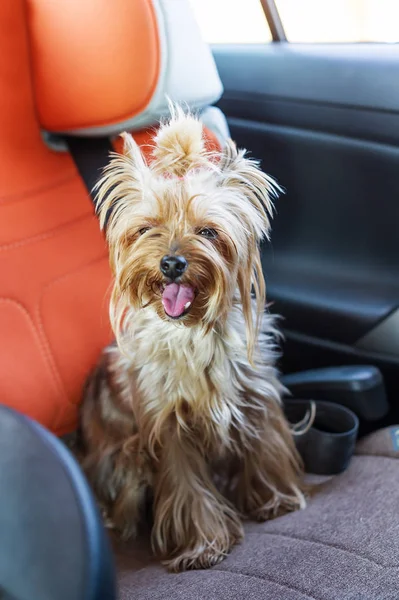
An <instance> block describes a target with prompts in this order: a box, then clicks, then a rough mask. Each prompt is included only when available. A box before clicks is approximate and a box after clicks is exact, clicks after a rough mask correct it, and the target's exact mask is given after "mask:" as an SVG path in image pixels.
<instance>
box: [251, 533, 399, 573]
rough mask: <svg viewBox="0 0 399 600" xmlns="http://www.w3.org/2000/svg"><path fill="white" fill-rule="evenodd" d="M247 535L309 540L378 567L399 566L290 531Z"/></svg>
mask: <svg viewBox="0 0 399 600" xmlns="http://www.w3.org/2000/svg"><path fill="white" fill-rule="evenodd" d="M246 535H272V536H273V535H274V536H275V537H281V538H287V539H291V540H297V541H299V542H307V543H309V544H314V545H315V546H325V547H326V548H334V549H335V550H339V551H340V552H344V553H346V554H350V555H352V556H355V557H356V558H358V559H360V560H365V561H367V562H369V563H371V564H373V565H375V566H377V567H382V568H384V569H397V568H398V567H399V565H389V564H383V563H381V562H378V561H376V560H374V559H372V558H368V557H367V556H362V555H361V554H357V552H353V551H352V550H348V549H347V548H342V547H341V546H338V545H336V544H329V543H326V542H320V541H315V540H309V539H308V538H303V537H300V536H297V535H291V534H289V533H275V532H274V531H259V532H256V531H248V532H246Z"/></svg>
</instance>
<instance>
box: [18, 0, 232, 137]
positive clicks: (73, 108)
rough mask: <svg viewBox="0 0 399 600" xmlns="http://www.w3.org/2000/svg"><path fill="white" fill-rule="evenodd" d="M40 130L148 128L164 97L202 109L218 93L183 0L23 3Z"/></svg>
mask: <svg viewBox="0 0 399 600" xmlns="http://www.w3.org/2000/svg"><path fill="white" fill-rule="evenodd" d="M27 6H28V15H27V16H28V29H29V40H30V53H31V65H32V77H33V85H34V94H35V101H36V109H37V115H38V119H39V122H40V124H41V127H42V128H43V129H44V130H47V131H49V132H53V133H69V134H76V135H111V134H116V133H119V132H120V131H122V130H124V129H130V130H132V129H140V128H143V127H145V126H148V125H152V124H154V123H155V122H156V121H157V120H158V118H159V117H160V116H162V114H165V113H167V111H168V107H167V96H169V97H170V98H171V99H172V100H174V101H179V102H181V101H184V102H187V103H188V104H189V105H190V106H191V107H195V108H202V107H203V106H206V105H208V104H209V103H211V102H214V101H215V100H217V99H218V98H219V97H220V95H221V92H222V86H221V83H220V79H219V76H218V74H217V71H216V67H215V64H214V62H213V58H212V55H211V53H210V50H209V48H208V47H207V45H206V44H204V42H203V41H202V39H201V36H200V33H199V29H198V26H197V24H196V22H195V19H194V16H193V14H192V12H191V6H190V4H189V0H173V1H170V0H57V1H54V0H27Z"/></svg>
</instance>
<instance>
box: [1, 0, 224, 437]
mask: <svg viewBox="0 0 399 600" xmlns="http://www.w3.org/2000/svg"><path fill="white" fill-rule="evenodd" d="M168 4H169V5H170V6H169V7H168V6H167V5H168ZM172 4H173V3H171V2H170V0H169V2H168V0H163V1H162V2H159V1H158V2H155V1H154V2H152V1H151V0H135V1H134V2H131V0H113V1H112V2H110V1H109V0H68V1H66V0H65V1H64V2H61V1H60V2H54V1H52V0H2V2H0V23H1V26H2V27H1V30H2V36H1V38H0V131H1V137H0V165H1V178H0V273H1V277H0V331H1V333H2V336H1V339H2V344H1V349H0V402H2V403H4V404H7V405H9V406H12V407H13V408H15V409H17V410H19V411H21V412H24V413H26V414H28V415H29V416H31V417H33V418H34V419H36V420H38V421H39V422H41V423H42V424H44V425H45V426H46V427H48V428H49V429H51V430H52V431H54V432H55V433H57V434H59V435H61V434H64V433H67V432H68V431H71V430H72V429H73V428H74V427H75V425H76V419H77V406H78V403H79V400H80V397H81V390H82V386H83V384H84V380H85V378H86V376H87V374H88V372H89V370H90V368H91V367H92V365H93V364H94V363H95V361H96V359H97V357H98V355H99V353H100V351H101V348H102V347H103V346H104V345H106V344H107V343H108V342H109V341H110V339H111V336H112V334H111V331H110V327H109V322H108V291H109V288H110V283H111V280H110V272H109V268H108V258H107V250H106V246H105V243H104V240H103V236H102V234H101V232H100V230H99V226H98V222H97V219H96V217H95V216H94V215H93V207H92V203H91V201H90V198H89V196H88V193H87V191H86V189H85V187H84V184H83V182H82V180H81V179H80V177H79V176H78V173H77V170H76V168H75V166H74V164H73V161H72V159H71V157H70V156H69V154H68V153H67V152H60V151H55V150H53V149H51V148H50V147H49V146H48V145H46V143H45V141H44V139H45V137H46V136H45V135H44V132H51V133H56V132H61V133H68V134H69V135H94V136H95V135H97V136H98V135H107V136H108V135H117V133H118V132H120V131H122V130H124V129H126V128H128V129H129V130H131V129H134V130H135V132H134V135H135V136H136V137H137V140H138V141H139V142H142V143H144V144H145V145H147V144H148V141H149V138H150V135H151V134H150V133H149V131H148V130H147V131H146V130H145V128H146V127H149V126H151V125H153V124H154V123H155V121H156V116H157V112H158V113H159V114H158V116H161V114H163V113H164V109H162V106H163V105H162V102H163V98H162V93H163V92H162V89H161V88H162V86H164V87H165V85H164V84H165V81H167V80H168V81H169V83H170V82H171V81H172V84H173V85H177V84H176V83H173V81H174V82H176V81H177V82H179V85H180V79H179V78H175V79H173V76H172V75H173V73H172V71H173V69H172V67H173V64H171V61H172V58H173V48H171V47H170V44H169V46H168V57H169V58H168V60H169V59H170V60H169V63H168V64H166V58H165V54H166V50H165V48H166V47H167V42H168V18H169V21H170V19H171V18H172V17H171V16H170V15H169V17H168V10H169V9H170V10H174V9H173V7H172V6H171V5H172ZM177 4H180V5H181V6H182V5H185V4H186V2H185V0H183V1H182V2H179V3H177ZM160 5H162V6H161V8H160ZM162 11H163V12H162ZM169 12H170V11H169ZM161 13H162V14H161ZM162 15H163V16H162ZM161 17H162V18H161ZM162 19H163V21H162ZM170 22H171V21H170ZM169 25H170V23H169ZM169 37H170V36H169ZM165 40H166V41H165ZM196 51H197V50H196ZM175 58H176V56H175ZM210 60H211V59H209V57H208V56H207V57H206V58H205V62H206V61H208V63H209V65H211V62H210ZM172 62H173V61H172ZM175 62H176V61H175ZM208 63H207V64H208ZM190 68H191V69H192V67H190ZM211 68H214V67H212V66H211ZM165 70H166V75H165V73H164V71H165ZM208 70H209V69H208ZM171 73H172V74H171ZM168 77H169V79H168ZM212 78H213V79H212ZM211 80H212V81H211V84H210V83H209V77H208V78H207V80H206V81H207V84H206V85H205V88H207V86H208V88H207V91H206V93H205V96H204V95H202V97H200V98H199V99H198V102H196V98H195V97H194V98H191V97H190V94H188V98H184V97H183V98H182V97H181V96H182V94H181V91H179V93H178V94H177V96H178V97H177V98H173V99H176V100H181V99H187V101H188V102H189V103H191V104H194V106H196V107H197V108H203V107H204V106H206V105H208V104H209V103H210V102H212V101H214V100H217V99H218V97H219V96H220V93H221V86H220V82H219V79H218V76H217V73H216V69H215V71H214V72H213V71H212V73H211ZM161 84H162V85H161ZM172 84H171V85H172ZM173 85H172V87H173ZM212 86H213V91H212ZM166 87H167V86H166ZM190 89H191V88H190ZM166 91H167V90H166ZM172 91H173V90H172ZM154 98H155V99H154ZM157 103H158V104H157ZM161 105H162V106H161ZM143 128H144V130H143ZM210 139H211V140H212V143H213V144H217V143H218V141H217V138H216V137H215V136H214V135H212V134H210Z"/></svg>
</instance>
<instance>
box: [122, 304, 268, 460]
mask: <svg viewBox="0 0 399 600" xmlns="http://www.w3.org/2000/svg"><path fill="white" fill-rule="evenodd" d="M266 321H267V323H266V329H269V330H270V329H271V325H270V323H269V322H268V319H267V318H266ZM128 331H129V333H128V336H129V338H128V341H127V344H126V346H128V348H129V359H121V360H123V361H124V363H125V364H124V369H126V368H127V370H128V372H129V376H130V378H132V381H133V383H134V386H133V387H134V390H135V392H133V396H134V397H133V404H134V412H135V415H136V419H137V421H138V428H139V430H140V429H142V428H143V427H145V428H146V429H147V433H148V435H149V437H150V439H151V435H153V438H154V442H155V441H156V439H157V438H158V436H159V435H161V431H163V432H164V431H165V423H166V422H168V423H169V425H168V426H169V428H170V427H177V428H178V429H181V431H183V432H186V433H189V434H192V433H193V432H197V433H198V435H200V436H201V442H202V443H208V444H209V445H214V444H217V445H218V446H219V448H220V446H221V442H222V445H223V444H226V445H228V444H229V443H230V441H231V429H232V428H234V427H236V428H238V427H240V426H241V427H242V426H243V425H244V424H246V412H247V411H246V409H247V408H248V405H249V404H251V402H252V401H254V399H253V398H252V396H251V393H252V392H254V393H255V396H256V399H255V402H258V401H259V400H258V398H259V396H262V395H265V397H268V396H269V397H270V390H271V389H272V388H273V387H274V389H276V387H275V386H276V382H275V373H274V368H273V362H274V361H273V359H274V357H273V352H272V350H271V348H268V347H267V344H266V345H265V344H263V348H262V350H263V351H262V359H263V360H262V363H263V364H262V367H260V366H259V367H258V368H253V367H251V366H250V364H249V362H248V359H247V350H246V341H245V328H244V325H243V319H242V315H241V311H240V310H239V309H238V308H237V309H233V310H232V311H231V313H230V315H229V317H228V319H227V321H226V322H225V324H224V325H223V326H216V327H215V328H214V329H213V330H212V331H210V332H208V333H205V332H204V330H203V329H202V328H199V327H198V328H195V327H191V328H186V327H183V326H179V325H175V324H174V323H170V322H166V321H162V320H161V319H159V317H158V316H157V315H156V314H155V313H154V312H153V311H151V310H142V311H140V312H139V313H137V314H136V315H135V318H134V320H132V322H131V323H130V326H129V328H128ZM125 361H126V362H125ZM277 389H278V385H277ZM166 429H167V428H166ZM148 430H150V432H149V431H148Z"/></svg>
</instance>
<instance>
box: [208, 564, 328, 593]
mask: <svg viewBox="0 0 399 600" xmlns="http://www.w3.org/2000/svg"><path fill="white" fill-rule="evenodd" d="M214 571H215V572H219V573H229V575H238V576H241V577H246V578H247V579H259V580H260V581H263V582H269V583H273V584H275V585H278V586H279V587H282V588H285V589H288V590H291V591H292V592H299V593H300V594H302V596H305V597H306V598H309V599H310V600H319V599H318V598H315V596H311V595H310V594H308V592H305V591H303V590H301V589H300V588H299V587H297V586H295V585H289V584H288V583H281V582H280V581H277V580H276V579H273V578H272V577H269V575H268V576H267V577H261V576H260V575H248V574H247V573H242V572H241V571H230V570H229V569H221V568H220V567H216V568H215V569H214ZM320 600H321V599H320Z"/></svg>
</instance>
